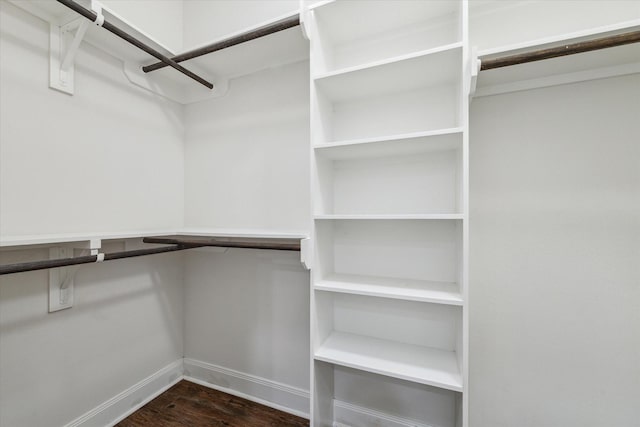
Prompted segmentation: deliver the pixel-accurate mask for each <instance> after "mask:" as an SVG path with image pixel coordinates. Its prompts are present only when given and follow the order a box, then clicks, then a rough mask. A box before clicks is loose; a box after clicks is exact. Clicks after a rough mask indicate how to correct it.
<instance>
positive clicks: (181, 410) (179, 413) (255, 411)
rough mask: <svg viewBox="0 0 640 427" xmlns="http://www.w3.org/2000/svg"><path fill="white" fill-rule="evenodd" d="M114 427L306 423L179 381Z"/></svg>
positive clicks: (295, 426)
mask: <svg viewBox="0 0 640 427" xmlns="http://www.w3.org/2000/svg"><path fill="white" fill-rule="evenodd" d="M117 426H118V427H141V426H154V427H178V426H180V427H183V426H184V427H187V426H188V427H205V426H206V427H218V426H220V427H222V426H224V427H276V426H277V427H308V426H309V421H308V420H305V419H304V418H300V417H296V416H295V415H291V414H287V413H286V412H281V411H278V410H276V409H273V408H269V407H268V406H264V405H260V404H259V403H254V402H251V401H248V400H245V399H241V398H239V397H236V396H232V395H230V394H227V393H223V392H220V391H217V390H212V389H210V388H207V387H204V386H201V385H198V384H194V383H191V382H189V381H180V382H179V383H178V384H176V385H175V386H173V387H171V388H170V389H169V390H167V391H165V392H164V393H162V394H161V395H160V396H158V397H156V398H155V399H153V400H152V401H151V402H149V403H148V404H146V405H145V406H143V407H142V408H140V409H139V410H138V411H136V412H135V413H133V414H131V415H130V416H129V417H127V418H125V419H124V420H123V421H122V422H120V423H119V424H117Z"/></svg>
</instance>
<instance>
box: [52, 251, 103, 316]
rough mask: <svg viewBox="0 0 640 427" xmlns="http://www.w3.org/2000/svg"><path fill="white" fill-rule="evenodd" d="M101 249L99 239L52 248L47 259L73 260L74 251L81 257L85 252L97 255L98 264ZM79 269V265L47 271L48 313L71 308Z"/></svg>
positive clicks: (100, 258) (101, 258)
mask: <svg viewBox="0 0 640 427" xmlns="http://www.w3.org/2000/svg"><path fill="white" fill-rule="evenodd" d="M101 247H102V241H101V240H100V239H91V240H89V241H87V242H85V243H80V244H78V243H75V244H73V245H64V246H59V247H54V248H50V249H49V259H60V258H73V257H74V254H75V251H76V250H79V251H82V252H81V255H84V254H86V253H87V252H90V253H91V255H97V257H98V258H97V260H96V262H100V261H101V260H104V254H101V253H99V252H100V248H101ZM101 255H102V257H100V256H101ZM79 269H80V265H70V266H64V267H58V268H52V269H50V270H49V313H53V312H56V311H60V310H65V309H67V308H71V307H73V300H74V283H75V278H76V273H77V272H78V270H79Z"/></svg>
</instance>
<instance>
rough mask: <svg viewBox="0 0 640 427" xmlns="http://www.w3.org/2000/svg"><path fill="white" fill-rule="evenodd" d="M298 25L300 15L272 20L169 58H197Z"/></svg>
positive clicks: (146, 69) (155, 67)
mask: <svg viewBox="0 0 640 427" xmlns="http://www.w3.org/2000/svg"><path fill="white" fill-rule="evenodd" d="M298 25H300V15H297V14H296V15H293V16H289V17H287V18H284V19H281V20H279V21H276V22H272V23H271V24H267V25H264V26H262V27H259V28H255V29H253V30H251V31H247V32H245V33H242V34H238V35H236V36H233V37H229V38H228V39H224V40H221V41H218V42H215V43H212V44H210V45H207V46H203V47H200V48H197V49H194V50H191V51H188V52H185V53H182V54H180V55H177V56H174V57H173V58H171V59H172V60H174V61H175V62H182V61H186V60H188V59H193V58H197V57H199V56H203V55H207V54H209V53H212V52H216V51H218V50H222V49H226V48H228V47H231V46H235V45H237V44H241V43H245V42H248V41H251V40H255V39H258V38H260V37H264V36H268V35H270V34H274V33H277V32H279V31H283V30H286V29H289V28H293V27H295V26H298ZM166 66H167V64H166V63H162V62H157V63H155V64H151V65H146V66H144V67H142V71H144V72H145V73H148V72H150V71H154V70H158V69H160V68H164V67H166Z"/></svg>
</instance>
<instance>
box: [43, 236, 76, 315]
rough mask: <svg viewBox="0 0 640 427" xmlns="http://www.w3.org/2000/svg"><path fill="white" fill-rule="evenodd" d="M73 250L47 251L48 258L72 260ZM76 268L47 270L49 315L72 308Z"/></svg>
mask: <svg viewBox="0 0 640 427" xmlns="http://www.w3.org/2000/svg"><path fill="white" fill-rule="evenodd" d="M72 257H73V248H70V247H58V248H50V249H49V258H50V259H58V258H72ZM76 270H77V267H59V268H51V269H49V313H53V312H55V311H60V310H64V309H67V308H71V307H72V306H73V281H74V276H75V273H76Z"/></svg>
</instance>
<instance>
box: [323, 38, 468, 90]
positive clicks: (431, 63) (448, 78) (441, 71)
mask: <svg viewBox="0 0 640 427" xmlns="http://www.w3.org/2000/svg"><path fill="white" fill-rule="evenodd" d="M461 61H462V44H461V43H454V44H452V45H447V46H444V47H441V48H436V49H431V50H427V51H421V52H417V53H414V54H410V55H404V56H400V57H394V58H391V59H388V60H384V61H379V62H376V63H373V64H369V65H367V66H360V67H353V68H349V69H346V70H343V71H339V72H333V73H327V74H324V75H321V76H319V77H318V78H316V79H315V82H316V84H317V86H318V88H320V89H321V90H322V93H323V94H324V96H326V97H327V98H328V99H329V100H330V101H331V102H343V101H352V100H355V99H359V98H364V97H368V96H371V94H372V92H373V93H374V94H375V95H376V96H383V95H386V94H392V93H400V92H407V91H410V90H415V89H418V88H425V87H432V86H436V85H443V84H444V85H447V84H449V85H455V84H457V83H458V82H459V81H460V74H461V70H462V62H461Z"/></svg>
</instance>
